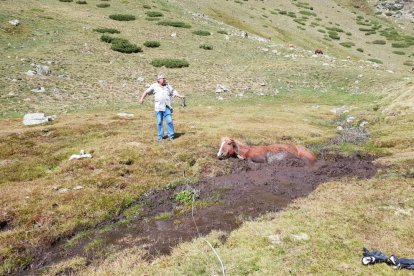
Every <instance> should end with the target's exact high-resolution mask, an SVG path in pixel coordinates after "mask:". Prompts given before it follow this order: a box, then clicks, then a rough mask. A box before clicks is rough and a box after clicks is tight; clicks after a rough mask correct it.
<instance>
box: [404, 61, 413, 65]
mask: <svg viewBox="0 0 414 276" xmlns="http://www.w3.org/2000/svg"><path fill="white" fill-rule="evenodd" d="M403 64H404V65H406V66H414V61H412V60H406V61H404V63H403Z"/></svg>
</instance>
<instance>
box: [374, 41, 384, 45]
mask: <svg viewBox="0 0 414 276" xmlns="http://www.w3.org/2000/svg"><path fill="white" fill-rule="evenodd" d="M372 44H377V45H385V44H387V42H386V41H385V40H374V41H372Z"/></svg>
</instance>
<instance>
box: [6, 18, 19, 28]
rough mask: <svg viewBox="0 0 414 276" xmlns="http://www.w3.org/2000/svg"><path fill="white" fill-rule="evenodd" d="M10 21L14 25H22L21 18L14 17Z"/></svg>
mask: <svg viewBox="0 0 414 276" xmlns="http://www.w3.org/2000/svg"><path fill="white" fill-rule="evenodd" d="M9 23H10V24H11V25H13V26H19V25H20V20H19V19H13V20H10V21H9Z"/></svg>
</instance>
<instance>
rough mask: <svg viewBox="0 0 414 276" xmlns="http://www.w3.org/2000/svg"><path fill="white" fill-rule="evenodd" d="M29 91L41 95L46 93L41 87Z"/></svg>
mask: <svg viewBox="0 0 414 276" xmlns="http://www.w3.org/2000/svg"><path fill="white" fill-rule="evenodd" d="M31 91H32V92H35V93H43V92H46V89H45V88H44V87H43V86H39V87H36V88H35V89H32V90H31Z"/></svg>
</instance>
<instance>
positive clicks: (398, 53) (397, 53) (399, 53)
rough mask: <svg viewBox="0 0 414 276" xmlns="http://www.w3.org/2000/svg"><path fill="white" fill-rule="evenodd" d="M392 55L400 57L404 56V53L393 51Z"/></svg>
mask: <svg viewBox="0 0 414 276" xmlns="http://www.w3.org/2000/svg"><path fill="white" fill-rule="evenodd" d="M393 53H394V54H396V55H400V56H404V55H405V52H403V51H393Z"/></svg>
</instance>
